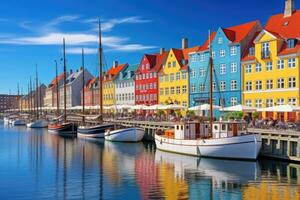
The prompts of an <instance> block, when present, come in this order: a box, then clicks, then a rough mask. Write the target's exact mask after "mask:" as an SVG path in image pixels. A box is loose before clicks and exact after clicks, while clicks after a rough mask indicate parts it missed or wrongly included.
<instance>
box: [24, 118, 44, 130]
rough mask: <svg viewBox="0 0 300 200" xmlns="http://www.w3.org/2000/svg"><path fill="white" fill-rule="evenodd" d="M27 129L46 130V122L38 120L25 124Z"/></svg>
mask: <svg viewBox="0 0 300 200" xmlns="http://www.w3.org/2000/svg"><path fill="white" fill-rule="evenodd" d="M26 126H27V128H47V127H48V122H47V121H46V120H44V119H38V120H36V121H34V122H31V123H27V125H26Z"/></svg>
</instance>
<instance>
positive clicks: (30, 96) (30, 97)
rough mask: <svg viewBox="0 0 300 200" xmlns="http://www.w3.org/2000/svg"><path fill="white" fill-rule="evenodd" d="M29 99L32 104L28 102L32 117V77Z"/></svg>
mask: <svg viewBox="0 0 300 200" xmlns="http://www.w3.org/2000/svg"><path fill="white" fill-rule="evenodd" d="M29 99H30V102H28V103H29V104H30V116H31V117H32V110H33V107H32V80H31V76H30V93H29Z"/></svg>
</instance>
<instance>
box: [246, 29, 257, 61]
mask: <svg viewBox="0 0 300 200" xmlns="http://www.w3.org/2000/svg"><path fill="white" fill-rule="evenodd" d="M259 34H260V32H256V33H255V34H254V36H253V38H252V40H251V41H250V42H249V46H248V47H247V49H246V50H245V52H244V54H243V55H242V61H250V60H255V56H250V55H249V49H250V48H251V47H254V40H255V39H256V37H257V36H258V35H259Z"/></svg>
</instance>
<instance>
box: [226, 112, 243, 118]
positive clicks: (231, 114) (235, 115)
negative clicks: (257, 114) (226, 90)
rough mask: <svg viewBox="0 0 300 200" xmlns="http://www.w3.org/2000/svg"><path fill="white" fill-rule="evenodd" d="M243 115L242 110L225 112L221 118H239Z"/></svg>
mask: <svg viewBox="0 0 300 200" xmlns="http://www.w3.org/2000/svg"><path fill="white" fill-rule="evenodd" d="M243 116H244V113H243V112H227V113H225V115H223V119H225V120H240V119H242V118H243Z"/></svg>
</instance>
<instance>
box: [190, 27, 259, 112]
mask: <svg viewBox="0 0 300 200" xmlns="http://www.w3.org/2000/svg"><path fill="white" fill-rule="evenodd" d="M260 30H261V26H260V24H259V22H258V21H252V22H249V23H245V24H241V25H238V26H233V27H229V28H221V27H220V28H219V29H218V30H217V31H216V32H214V33H212V34H211V36H210V40H211V52H212V57H213V67H214V70H213V102H214V104H215V105H220V106H233V105H237V104H241V98H242V97H241V96H242V70H241V58H242V55H243V52H244V51H245V50H246V49H247V47H248V46H249V43H250V42H251V41H252V40H253V38H254V37H255V34H256V33H257V32H258V31H260ZM189 61H190V62H189V63H190V66H189V67H190V69H189V96H190V98H189V99H190V101H189V106H190V107H193V106H197V105H201V104H205V103H209V89H210V87H209V83H210V75H209V40H207V41H206V42H205V44H204V45H203V46H202V47H201V49H200V50H199V51H195V52H192V53H190V54H189Z"/></svg>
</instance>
